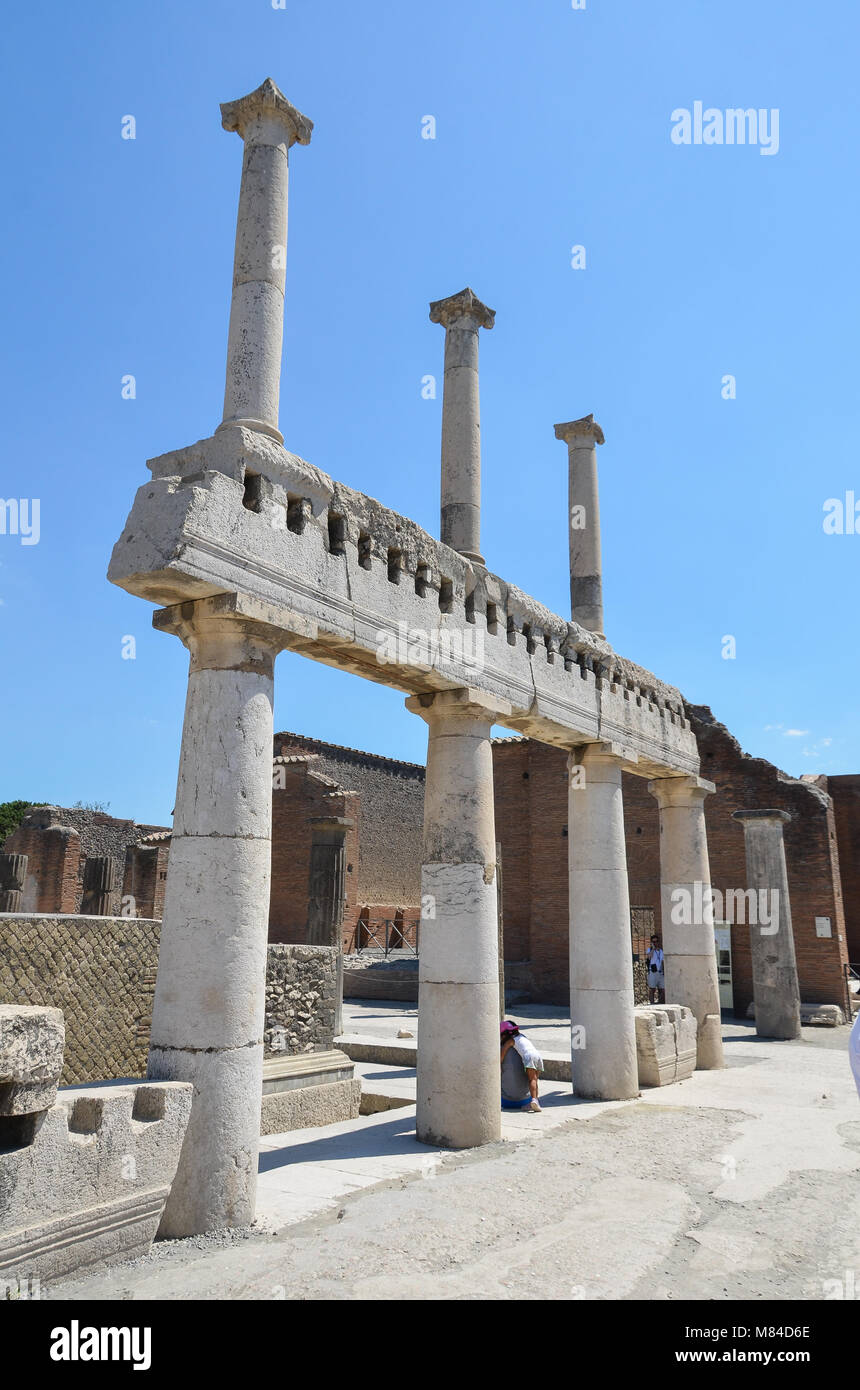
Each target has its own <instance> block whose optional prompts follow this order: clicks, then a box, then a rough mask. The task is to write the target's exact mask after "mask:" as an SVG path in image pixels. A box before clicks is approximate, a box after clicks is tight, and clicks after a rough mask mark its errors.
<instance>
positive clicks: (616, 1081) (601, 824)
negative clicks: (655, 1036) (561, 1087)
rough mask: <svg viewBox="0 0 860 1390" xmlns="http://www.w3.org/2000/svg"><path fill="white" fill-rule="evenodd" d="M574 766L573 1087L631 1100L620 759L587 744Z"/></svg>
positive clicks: (634, 1087)
mask: <svg viewBox="0 0 860 1390" xmlns="http://www.w3.org/2000/svg"><path fill="white" fill-rule="evenodd" d="M570 771H571V778H570V785H569V792H568V848H569V857H570V1021H571V1038H572V1050H571V1062H572V1074H573V1089H574V1093H575V1094H576V1095H578V1096H582V1097H585V1098H587V1099H593V1100H628V1099H629V1098H630V1097H631V1096H636V1095H638V1094H639V1080H638V1073H637V1066H636V1026H635V1018H634V1012H633V1009H634V1004H633V957H632V950H631V938H630V898H629V894H628V888H627V856H626V850H625V841H624V807H623V802H622V797H621V762H620V761H619V756H618V753H617V752H616V751H615V749H614V748H613V746H612V745H609V744H589V745H587V746H586V747H585V748H584V749H583V750H581V751H580V750H577V751H576V752H574V753H573V754H572V755H571V760H570ZM583 774H584V783H583ZM583 1044H584V1045H583Z"/></svg>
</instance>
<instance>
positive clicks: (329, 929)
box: [307, 816, 354, 1037]
mask: <svg viewBox="0 0 860 1390" xmlns="http://www.w3.org/2000/svg"><path fill="white" fill-rule="evenodd" d="M353 825H354V821H352V820H350V819H349V817H347V816H312V817H311V819H310V826H311V863H310V875H309V882H308V933H307V940H308V945H309V946H333V947H334V948H335V950H336V951H337V1003H336V1008H335V1021H334V1035H335V1037H339V1036H340V1034H341V1033H342V1032H343V909H344V900H345V896H346V832H347V831H348V830H351V829H352V826H353Z"/></svg>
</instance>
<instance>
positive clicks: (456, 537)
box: [430, 289, 496, 565]
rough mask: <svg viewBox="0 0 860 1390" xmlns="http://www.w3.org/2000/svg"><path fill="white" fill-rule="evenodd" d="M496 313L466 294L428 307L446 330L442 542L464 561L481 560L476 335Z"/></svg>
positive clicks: (462, 292)
mask: <svg viewBox="0 0 860 1390" xmlns="http://www.w3.org/2000/svg"><path fill="white" fill-rule="evenodd" d="M495 317H496V316H495V312H494V311H493V310H492V309H488V308H487V306H486V304H482V303H481V301H480V299H478V298H477V297H476V295H475V294H473V292H472V291H471V290H469V289H465V290H461V291H460V293H459V294H452V295H451V296H450V297H449V298H448V299H438V300H436V301H435V303H433V304H431V305H430V320H431V322H432V323H441V324H442V325H443V327H444V329H445V384H444V388H443V394H442V525H441V533H440V534H441V539H442V541H443V542H444V544H445V545H450V546H451V548H452V549H453V550H458V551H459V552H460V554H461V555H464V556H465V557H466V559H467V560H473V561H475V562H476V563H477V564H479V565H482V564H483V563H484V558H483V556H482V555H481V408H480V402H479V393H478V330H479V329H481V328H492V326H493V323H494V322H495Z"/></svg>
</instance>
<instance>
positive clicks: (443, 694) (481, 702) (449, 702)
mask: <svg viewBox="0 0 860 1390" xmlns="http://www.w3.org/2000/svg"><path fill="white" fill-rule="evenodd" d="M406 708H407V709H408V710H409V711H410V712H411V713H412V714H417V715H419V716H420V718H421V719H424V720H426V721H427V723H428V724H430V723H432V721H433V720H435V719H451V718H456V717H457V716H458V715H462V716H464V717H466V718H471V719H475V718H479V719H487V720H489V722H490V723H491V724H493V723H495V722H496V719H497V718H500V717H504V716H505V715H510V714H511V713H512V709H513V707H512V705H511V704H510V703H509V702H508V701H507V700H503V699H502V698H501V696H495V695H489V694H487V693H486V692H485V691H483V690H477V689H476V688H475V687H474V686H460V688H459V689H457V690H435V691H429V692H428V693H427V694H425V695H410V696H409V698H408V699H407V701H406Z"/></svg>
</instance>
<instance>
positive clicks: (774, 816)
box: [732, 808, 794, 830]
mask: <svg viewBox="0 0 860 1390" xmlns="http://www.w3.org/2000/svg"><path fill="white" fill-rule="evenodd" d="M732 820H739V821H746V822H747V823H749V824H752V825H754V824H755V823H756V822H757V821H779V822H781V823H785V822H786V821H790V820H794V816H793V815H792V814H791V812H790V811H780V810H778V809H775V808H771V809H769V810H763V811H732ZM744 830H746V825H744Z"/></svg>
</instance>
